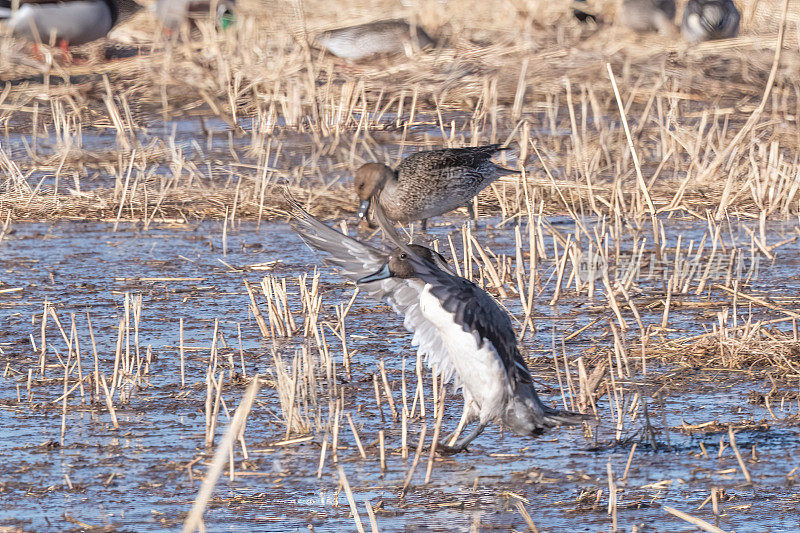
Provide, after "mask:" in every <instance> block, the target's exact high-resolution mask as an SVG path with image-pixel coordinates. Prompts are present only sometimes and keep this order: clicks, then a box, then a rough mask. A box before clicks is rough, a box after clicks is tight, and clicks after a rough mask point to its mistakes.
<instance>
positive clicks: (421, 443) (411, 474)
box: [400, 423, 428, 497]
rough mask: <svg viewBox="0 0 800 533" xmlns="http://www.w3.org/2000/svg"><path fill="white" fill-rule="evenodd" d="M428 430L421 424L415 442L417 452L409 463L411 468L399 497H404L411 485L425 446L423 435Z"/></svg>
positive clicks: (426, 426) (425, 425)
mask: <svg viewBox="0 0 800 533" xmlns="http://www.w3.org/2000/svg"><path fill="white" fill-rule="evenodd" d="M427 430H428V425H427V424H424V423H423V424H422V429H421V430H420V432H419V442H417V451H416V452H414V460H413V461H412V462H411V468H409V469H408V474H407V475H406V480H405V482H404V483H403V490H402V491H401V492H400V494H401V496H403V497H405V495H406V492H408V487H409V486H410V485H411V479H412V478H413V477H414V470H416V469H417V464H419V458H420V456H421V455H422V449H423V447H424V446H425V433H426V432H427Z"/></svg>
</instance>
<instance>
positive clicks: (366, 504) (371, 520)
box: [364, 500, 380, 533]
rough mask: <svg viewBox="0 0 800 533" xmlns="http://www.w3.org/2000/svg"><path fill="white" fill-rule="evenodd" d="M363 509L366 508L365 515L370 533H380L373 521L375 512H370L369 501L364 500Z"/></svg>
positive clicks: (376, 522)
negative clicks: (367, 517)
mask: <svg viewBox="0 0 800 533" xmlns="http://www.w3.org/2000/svg"><path fill="white" fill-rule="evenodd" d="M364 507H366V508H367V515H368V516H369V525H370V528H372V533H380V530H379V529H378V521H377V520H376V519H375V511H373V510H372V503H370V501H369V500H364Z"/></svg>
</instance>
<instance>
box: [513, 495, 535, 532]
mask: <svg viewBox="0 0 800 533" xmlns="http://www.w3.org/2000/svg"><path fill="white" fill-rule="evenodd" d="M517 511H519V514H521V515H522V518H523V519H524V520H525V523H526V524H528V529H530V530H531V531H533V533H539V530H538V529H536V524H534V523H533V518H531V515H530V513H528V510H527V509H525V505H524V504H523V503H522V502H521V501H519V500H517Z"/></svg>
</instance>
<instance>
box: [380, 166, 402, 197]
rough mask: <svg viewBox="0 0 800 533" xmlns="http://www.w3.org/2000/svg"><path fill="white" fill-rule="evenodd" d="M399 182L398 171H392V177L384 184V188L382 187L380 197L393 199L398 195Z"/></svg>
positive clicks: (387, 178) (388, 177)
mask: <svg viewBox="0 0 800 533" xmlns="http://www.w3.org/2000/svg"><path fill="white" fill-rule="evenodd" d="M398 184H399V182H398V180H397V171H396V170H395V171H392V175H391V176H387V177H386V181H384V182H383V187H381V192H380V196H381V197H383V198H385V197H393V196H395V194H397V186H398Z"/></svg>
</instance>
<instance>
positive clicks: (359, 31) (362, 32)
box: [312, 20, 436, 61]
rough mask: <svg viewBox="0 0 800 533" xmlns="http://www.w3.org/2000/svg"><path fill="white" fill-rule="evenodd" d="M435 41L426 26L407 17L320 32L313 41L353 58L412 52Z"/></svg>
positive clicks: (343, 56)
mask: <svg viewBox="0 0 800 533" xmlns="http://www.w3.org/2000/svg"><path fill="white" fill-rule="evenodd" d="M435 44H436V42H435V41H434V40H433V38H431V36H430V35H428V34H427V33H425V30H423V29H422V28H420V27H419V26H412V25H411V24H409V23H408V22H407V21H405V20H379V21H376V22H369V23H367V24H359V25H357V26H348V27H346V28H338V29H335V30H329V31H326V32H323V33H320V34H319V35H317V36H316V37H315V38H314V39H313V41H312V45H313V46H315V47H317V48H321V49H324V50H327V51H328V52H330V53H332V54H333V55H335V56H337V57H341V58H342V59H349V60H351V61H359V60H361V59H366V58H368V57H371V56H376V55H387V54H399V53H405V54H406V55H411V54H412V53H413V52H414V51H416V50H422V49H424V48H427V47H429V46H434V45H435Z"/></svg>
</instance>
